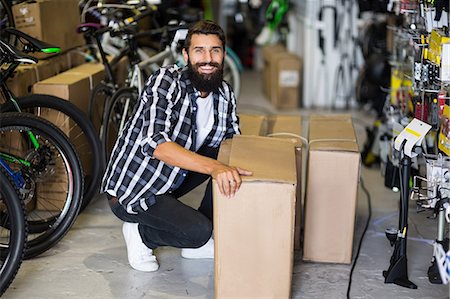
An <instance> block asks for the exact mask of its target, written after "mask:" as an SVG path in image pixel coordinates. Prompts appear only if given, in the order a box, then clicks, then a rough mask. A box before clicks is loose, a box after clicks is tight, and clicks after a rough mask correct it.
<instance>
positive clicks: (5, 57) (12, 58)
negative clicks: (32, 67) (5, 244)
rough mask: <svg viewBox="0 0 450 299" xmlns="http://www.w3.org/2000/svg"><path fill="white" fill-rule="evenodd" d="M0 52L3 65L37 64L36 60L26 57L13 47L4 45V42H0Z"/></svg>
mask: <svg viewBox="0 0 450 299" xmlns="http://www.w3.org/2000/svg"><path fill="white" fill-rule="evenodd" d="M0 52H1V54H0V55H1V57H0V60H1V61H2V63H3V62H5V63H12V62H16V63H30V64H34V63H37V62H38V60H37V59H36V58H34V57H31V56H28V55H26V54H24V53H22V52H20V51H19V50H17V49H16V48H15V47H13V46H11V45H9V44H7V43H5V42H4V41H2V40H0Z"/></svg>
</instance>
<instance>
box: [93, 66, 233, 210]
mask: <svg viewBox="0 0 450 299" xmlns="http://www.w3.org/2000/svg"><path fill="white" fill-rule="evenodd" d="M199 95H200V93H199V92H198V91H197V90H195V89H194V87H193V85H192V83H191V82H190V80H189V79H188V78H187V72H186V69H185V68H183V69H182V68H179V67H177V66H171V67H166V68H161V69H160V70H159V71H157V72H156V73H155V74H153V75H152V76H150V78H149V79H148V81H147V83H146V86H145V89H144V91H143V93H142V95H141V97H140V101H139V103H138V104H136V107H135V111H134V115H133V117H132V118H131V119H129V120H128V122H127V123H126V125H125V127H124V129H123V131H122V132H121V133H120V135H119V137H118V140H117V141H116V144H115V146H114V148H113V152H112V155H111V158H110V160H109V163H108V166H107V169H106V172H105V175H104V177H103V182H102V187H101V192H108V193H110V194H115V195H116V197H117V199H118V200H119V202H120V203H121V204H122V205H123V206H124V207H126V210H127V212H128V213H131V214H134V213H136V212H137V211H138V210H140V209H143V210H147V209H148V207H149V206H151V205H152V204H154V203H155V195H160V194H164V193H167V192H170V191H173V190H175V189H176V188H177V187H179V186H180V185H181V183H182V182H183V179H184V177H185V176H186V174H187V170H184V169H181V168H179V167H174V166H171V165H168V164H166V163H164V162H162V161H160V160H158V159H156V158H154V157H153V152H154V151H155V149H156V147H157V146H158V145H159V144H161V143H164V142H167V141H173V142H176V143H178V144H179V145H181V146H182V147H184V148H186V149H188V150H191V151H195V148H196V144H195V140H196V132H197V128H196V111H197V104H196V99H197V98H198V97H199ZM213 101H214V125H213V128H212V130H211V132H210V133H209V135H208V136H207V137H206V140H205V141H204V144H206V145H208V146H209V147H214V148H217V147H219V145H220V143H221V142H222V140H224V139H226V138H231V137H232V136H233V135H234V134H240V131H239V126H238V118H237V116H236V99H235V97H234V93H233V91H232V90H231V88H230V86H229V85H228V84H227V83H226V82H223V84H222V87H221V88H220V89H219V92H217V93H213Z"/></svg>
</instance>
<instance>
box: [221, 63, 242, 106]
mask: <svg viewBox="0 0 450 299" xmlns="http://www.w3.org/2000/svg"><path fill="white" fill-rule="evenodd" d="M223 79H224V80H225V81H227V82H228V84H230V85H231V87H232V88H233V91H234V95H235V96H236V99H237V98H238V96H239V93H240V92H241V75H240V74H239V70H238V67H237V66H236V64H235V62H234V61H233V59H232V58H231V57H230V56H228V55H227V56H225V60H224V65H223Z"/></svg>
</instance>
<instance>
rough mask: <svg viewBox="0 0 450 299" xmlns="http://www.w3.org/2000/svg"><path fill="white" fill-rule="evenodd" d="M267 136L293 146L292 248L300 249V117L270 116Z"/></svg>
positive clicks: (301, 190) (301, 143)
mask: <svg viewBox="0 0 450 299" xmlns="http://www.w3.org/2000/svg"><path fill="white" fill-rule="evenodd" d="M267 135H268V136H271V137H274V138H288V139H292V140H293V142H295V143H296V145H295V163H296V171H297V192H296V202H295V205H296V207H295V232H294V248H295V249H296V250H300V249H301V244H300V240H301V228H302V198H303V196H302V194H303V193H302V192H303V188H302V186H303V184H302V177H303V176H302V172H303V167H302V165H303V163H302V159H303V158H302V147H303V140H302V137H303V136H302V118H301V116H300V115H270V116H268V118H267Z"/></svg>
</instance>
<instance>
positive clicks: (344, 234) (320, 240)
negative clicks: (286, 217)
mask: <svg viewBox="0 0 450 299" xmlns="http://www.w3.org/2000/svg"><path fill="white" fill-rule="evenodd" d="M308 160H309V161H308V170H307V178H306V180H307V183H306V185H307V188H306V198H305V233H304V244H303V259H304V260H305V261H315V262H329V263H346V264H349V263H351V260H352V248H353V235H354V225H355V213H356V203H357V191H358V181H359V168H360V153H359V148H358V144H357V142H356V136H355V132H354V129H353V125H352V120H351V117H350V116H348V115H329V116H320V115H313V116H311V118H310V123H309V159H308Z"/></svg>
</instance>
